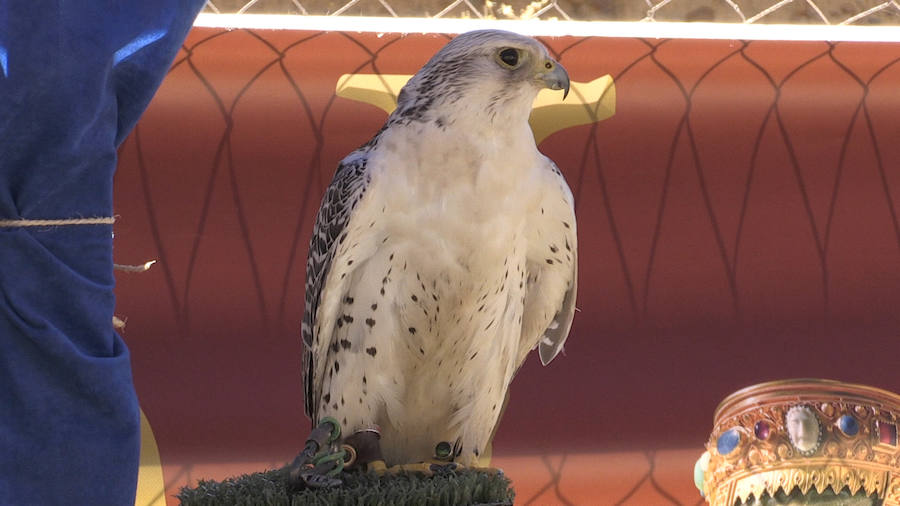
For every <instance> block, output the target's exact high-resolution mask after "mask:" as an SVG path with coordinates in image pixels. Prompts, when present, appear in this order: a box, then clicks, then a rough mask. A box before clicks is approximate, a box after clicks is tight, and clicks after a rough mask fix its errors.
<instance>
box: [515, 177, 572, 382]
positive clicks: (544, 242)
mask: <svg viewBox="0 0 900 506" xmlns="http://www.w3.org/2000/svg"><path fill="white" fill-rule="evenodd" d="M547 163H548V164H549V166H548V171H547V174H546V183H545V185H546V186H547V190H546V191H545V193H544V197H543V200H542V202H541V209H540V214H539V215H538V219H537V223H536V224H535V226H533V227H531V231H530V234H531V235H530V237H529V246H528V261H527V264H526V269H527V271H528V272H527V278H526V279H527V288H526V293H525V313H524V315H523V316H524V318H523V322H522V341H521V344H520V348H519V362H518V364H519V365H521V363H522V362H523V361H524V360H525V356H526V355H527V354H528V352H529V351H531V350H532V349H534V347H535V346H537V347H538V353H539V355H540V357H541V363H542V364H544V365H547V364H549V363H550V361H552V360H553V358H554V357H556V355H557V354H558V353H559V352H560V350H561V349H562V347H563V344H565V342H566V338H567V337H568V335H569V330H570V329H571V327H572V318H573V317H574V315H575V295H576V292H577V289H578V254H577V242H578V239H577V236H576V229H575V208H574V199H573V198H572V192H571V191H570V190H569V186H568V185H567V184H566V180H565V178H564V177H563V175H562V173H561V172H560V171H559V169H558V168H557V167H556V165H554V164H553V162H551V161H550V160H549V159H547Z"/></svg>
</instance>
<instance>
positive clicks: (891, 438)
mask: <svg viewBox="0 0 900 506" xmlns="http://www.w3.org/2000/svg"><path fill="white" fill-rule="evenodd" d="M878 437H879V440H880V441H881V442H882V443H884V444H887V445H891V446H897V426H896V425H894V424H892V423H886V422H878Z"/></svg>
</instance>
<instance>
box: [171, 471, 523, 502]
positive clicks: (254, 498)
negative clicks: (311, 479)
mask: <svg viewBox="0 0 900 506" xmlns="http://www.w3.org/2000/svg"><path fill="white" fill-rule="evenodd" d="M340 477H341V479H342V480H343V481H344V484H343V485H342V486H339V487H334V488H328V489H318V490H310V489H305V490H299V491H291V490H289V488H288V486H287V481H286V479H287V473H286V472H285V471H284V470H282V469H278V470H272V471H264V472H261V473H252V474H245V475H243V476H239V477H236V478H228V479H226V480H224V481H221V482H216V481H204V480H201V481H200V482H199V483H198V484H197V486H196V487H193V488H190V487H185V488H183V489H182V490H181V492H180V493H179V494H178V496H177V497H178V499H180V500H181V504H182V506H212V505H216V506H219V505H222V506H232V505H233V506H299V505H307V504H310V505H322V506H326V505H327V506H345V505H346V506H350V505H352V506H369V505H372V506H375V505H379V506H405V505H409V506H413V505H415V506H456V505H485V506H487V505H490V506H501V505H512V504H513V499H514V498H515V492H514V491H513V490H512V487H511V483H510V481H509V479H508V478H507V477H506V476H504V475H496V474H488V473H485V472H479V471H473V470H462V471H454V472H449V473H447V474H442V475H436V476H431V477H425V476H420V475H417V474H411V473H403V474H398V475H386V476H383V477H378V476H377V475H375V474H370V473H362V472H345V473H342V474H341V476H340Z"/></svg>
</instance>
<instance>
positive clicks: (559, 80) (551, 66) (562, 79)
mask: <svg viewBox="0 0 900 506" xmlns="http://www.w3.org/2000/svg"><path fill="white" fill-rule="evenodd" d="M542 67H543V69H542V71H541V73H540V80H541V81H543V83H544V85H545V86H546V87H547V88H550V89H551V90H563V100H565V99H566V97H567V96H568V95H569V73H568V72H566V69H565V68H563V66H562V65H560V64H559V62H556V61H554V60H552V59H550V58H547V59H546V60H545V61H544V63H542Z"/></svg>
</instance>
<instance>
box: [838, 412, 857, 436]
mask: <svg viewBox="0 0 900 506" xmlns="http://www.w3.org/2000/svg"><path fill="white" fill-rule="evenodd" d="M838 427H840V429H841V432H843V433H844V434H846V435H848V436H855V435H856V434H857V433H858V432H859V422H857V421H856V418H853V417H852V416H850V415H844V416H842V417H840V418H839V419H838Z"/></svg>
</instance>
